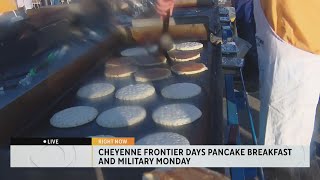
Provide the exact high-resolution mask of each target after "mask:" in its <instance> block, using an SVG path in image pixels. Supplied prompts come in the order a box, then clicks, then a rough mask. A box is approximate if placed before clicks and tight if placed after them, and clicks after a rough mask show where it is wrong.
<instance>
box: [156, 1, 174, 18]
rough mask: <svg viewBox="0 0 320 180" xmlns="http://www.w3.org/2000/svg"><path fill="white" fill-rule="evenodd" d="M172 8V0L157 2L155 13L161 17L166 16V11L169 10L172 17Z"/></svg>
mask: <svg viewBox="0 0 320 180" xmlns="http://www.w3.org/2000/svg"><path fill="white" fill-rule="evenodd" d="M173 7H174V0H157V4H156V11H157V13H158V14H159V15H160V16H161V18H162V17H164V16H166V15H167V11H168V10H170V16H171V15H172V11H173Z"/></svg>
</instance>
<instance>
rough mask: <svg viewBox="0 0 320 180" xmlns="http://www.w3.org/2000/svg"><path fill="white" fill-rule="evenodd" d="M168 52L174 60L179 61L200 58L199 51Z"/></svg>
mask: <svg viewBox="0 0 320 180" xmlns="http://www.w3.org/2000/svg"><path fill="white" fill-rule="evenodd" d="M168 54H169V56H170V58H171V59H172V60H173V61H177V62H186V61H192V60H197V59H199V58H200V53H199V52H197V51H179V50H173V51H170V52H168Z"/></svg>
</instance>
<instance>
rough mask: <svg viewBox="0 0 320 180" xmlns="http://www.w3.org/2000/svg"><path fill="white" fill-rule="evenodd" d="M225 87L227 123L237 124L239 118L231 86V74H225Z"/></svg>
mask: <svg viewBox="0 0 320 180" xmlns="http://www.w3.org/2000/svg"><path fill="white" fill-rule="evenodd" d="M225 87H226V98H227V116H228V125H238V124H239V120H238V112H237V103H236V97H235V94H234V88H233V76H232V75H231V74H226V75H225Z"/></svg>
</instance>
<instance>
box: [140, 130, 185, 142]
mask: <svg viewBox="0 0 320 180" xmlns="http://www.w3.org/2000/svg"><path fill="white" fill-rule="evenodd" d="M136 145H190V143H189V141H188V139H187V138H185V137H184V136H182V135H180V134H177V133H172V132H159V133H153V134H149V135H147V136H145V137H143V138H141V139H139V140H138V141H137V142H136Z"/></svg>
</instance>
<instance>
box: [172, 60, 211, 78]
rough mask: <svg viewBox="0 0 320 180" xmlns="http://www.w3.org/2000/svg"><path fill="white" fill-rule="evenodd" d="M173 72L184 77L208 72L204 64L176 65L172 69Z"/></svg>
mask: <svg viewBox="0 0 320 180" xmlns="http://www.w3.org/2000/svg"><path fill="white" fill-rule="evenodd" d="M171 70H172V71H173V72H175V73H176V74H179V75H182V74H185V75H188V74H197V73H200V72H203V71H206V70H208V68H207V66H206V65H204V64H202V63H194V62H190V63H180V64H176V65H174V66H172V67H171Z"/></svg>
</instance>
